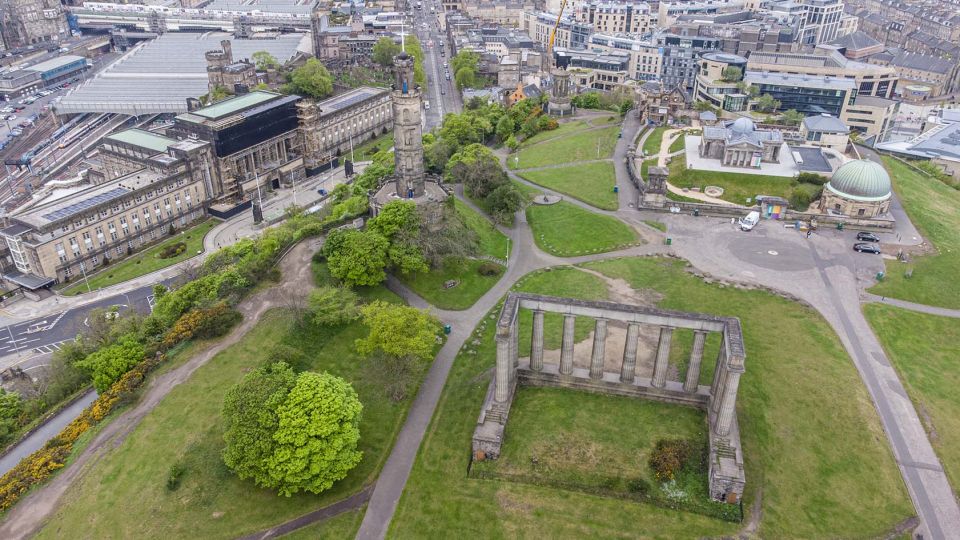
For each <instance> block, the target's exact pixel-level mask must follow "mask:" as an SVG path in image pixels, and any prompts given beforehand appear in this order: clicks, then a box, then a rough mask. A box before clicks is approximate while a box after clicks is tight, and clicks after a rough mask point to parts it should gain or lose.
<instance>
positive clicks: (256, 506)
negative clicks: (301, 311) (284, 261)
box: [38, 271, 426, 538]
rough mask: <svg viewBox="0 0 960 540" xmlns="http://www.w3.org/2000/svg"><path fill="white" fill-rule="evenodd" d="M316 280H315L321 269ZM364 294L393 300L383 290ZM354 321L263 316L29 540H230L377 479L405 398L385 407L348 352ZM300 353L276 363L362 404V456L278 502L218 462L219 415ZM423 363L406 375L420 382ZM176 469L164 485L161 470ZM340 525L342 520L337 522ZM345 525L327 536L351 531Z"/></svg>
mask: <svg viewBox="0 0 960 540" xmlns="http://www.w3.org/2000/svg"><path fill="white" fill-rule="evenodd" d="M318 274H319V275H320V276H321V277H322V276H323V275H324V273H323V272H319V271H318ZM376 289H377V290H376V291H374V290H365V291H363V293H364V295H365V296H366V297H367V298H390V299H393V301H399V298H398V297H396V296H395V295H393V294H392V293H389V292H388V291H386V290H385V289H384V288H383V287H377V288H376ZM365 332H366V330H365V329H364V328H363V327H362V325H361V324H360V323H358V322H357V323H351V324H348V325H346V326H342V327H337V328H329V327H328V328H320V327H316V326H314V325H310V324H307V325H299V324H298V323H296V321H295V319H294V317H293V316H292V315H291V313H290V312H289V311H284V310H273V311H270V312H269V313H267V315H266V316H264V317H263V318H261V320H260V322H259V324H257V326H256V327H254V328H253V329H252V330H251V331H250V332H249V333H248V334H247V335H246V336H244V337H243V338H242V339H241V341H240V342H238V343H237V344H235V345H233V346H231V347H229V348H227V349H226V350H224V351H223V352H222V353H220V354H218V355H217V356H216V357H214V358H213V359H212V360H211V361H210V362H209V363H207V364H205V365H204V366H202V367H200V368H198V369H197V370H196V371H195V372H194V373H193V375H192V376H191V377H190V378H189V379H187V380H186V381H184V382H183V383H181V384H180V385H178V386H177V387H176V388H174V389H173V390H172V391H171V392H170V393H169V394H168V395H167V396H166V397H165V398H164V400H163V401H162V402H160V404H159V405H157V407H156V408H155V409H154V410H153V411H151V412H150V413H149V414H148V415H147V416H146V417H145V418H144V419H143V421H142V422H141V424H140V425H139V426H138V427H137V428H136V429H135V430H134V431H133V432H132V433H131V434H130V435H129V436H128V437H127V438H126V439H125V440H123V441H122V443H121V444H119V445H118V446H117V447H116V448H114V449H111V450H108V451H107V452H106V453H105V454H104V455H103V456H101V457H100V458H99V459H98V460H97V461H96V462H95V464H94V465H92V466H91V468H90V469H89V470H88V471H87V472H86V474H84V476H83V477H82V478H80V479H79V480H78V481H77V482H76V483H75V484H74V485H73V486H72V487H71V488H70V490H69V491H68V492H67V494H66V495H65V497H64V500H63V501H62V503H61V505H60V508H59V509H58V510H57V512H56V514H55V515H54V516H53V517H52V518H51V520H50V521H49V522H48V523H47V525H46V527H45V528H44V529H43V530H42V531H40V533H39V535H38V538H63V536H64V534H65V532H64V531H82V533H81V532H77V533H76V534H80V535H81V536H84V537H88V538H235V537H237V536H240V535H243V534H247V533H252V532H255V531H258V530H261V529H265V528H268V527H270V526H272V525H275V524H277V523H281V522H284V521H286V520H289V519H292V518H294V517H297V516H299V515H302V514H306V513H308V512H310V511H312V510H315V509H316V508H319V507H322V506H325V505H327V504H330V503H333V502H335V501H337V500H339V499H342V498H344V497H346V496H348V495H350V494H352V493H355V492H356V491H357V490H359V489H361V488H362V487H363V486H364V485H365V484H367V483H368V482H370V481H372V480H373V479H374V478H375V477H376V475H377V474H378V472H379V470H380V468H381V467H382V466H383V462H384V461H385V459H386V456H387V454H388V452H389V450H390V448H391V447H392V445H393V441H394V437H395V436H396V434H397V432H398V431H399V428H400V426H401V424H402V422H403V419H404V417H405V415H406V411H407V409H408V408H409V406H410V403H411V401H412V399H413V398H412V394H413V392H411V395H410V396H408V397H407V398H406V399H405V400H403V401H400V402H394V401H392V400H391V399H390V398H389V397H388V396H387V395H386V394H385V392H384V390H383V386H382V382H381V381H379V380H378V378H377V377H378V376H377V375H375V374H374V372H375V370H373V369H372V368H371V367H370V364H369V362H368V361H366V360H364V359H362V358H360V357H359V356H358V355H357V354H356V353H355V352H354V341H355V340H356V339H358V338H360V337H362V336H363V335H364V334H365ZM280 345H284V346H287V347H290V348H291V349H293V350H296V351H299V352H300V353H301V354H302V357H300V358H284V359H285V360H287V361H288V362H291V363H292V364H293V366H294V368H295V369H297V370H313V371H327V372H330V373H333V374H336V375H338V376H341V377H344V378H345V379H347V380H348V381H350V382H351V384H352V385H353V387H354V389H356V391H357V393H358V394H359V396H360V400H361V402H362V403H363V406H364V409H363V417H362V421H361V424H360V434H361V435H360V449H361V450H362V451H363V453H364V456H363V460H362V461H361V463H360V464H359V465H358V466H357V468H356V469H354V470H353V471H351V473H350V474H349V475H348V476H347V478H346V479H344V480H342V481H340V482H338V483H337V484H335V485H334V486H333V488H331V489H330V490H329V491H327V492H324V493H322V494H320V495H312V494H298V495H294V496H293V497H289V498H288V497H281V496H278V495H277V493H276V492H274V491H270V490H266V489H261V488H258V487H256V486H255V485H254V484H253V483H252V482H251V481H241V480H239V479H238V478H237V477H236V476H234V474H233V473H232V472H231V471H229V470H228V469H227V468H226V466H225V465H224V464H223V461H222V459H221V452H222V450H223V445H224V443H223V432H222V421H221V418H220V410H221V407H222V405H223V398H224V395H225V393H226V391H227V390H228V389H229V388H230V387H231V386H232V385H233V384H235V383H236V382H238V381H239V380H240V379H241V378H242V377H243V375H244V373H246V372H248V371H249V370H250V369H253V368H255V367H257V366H259V365H261V364H262V363H264V362H266V361H267V360H268V359H269V358H270V355H271V351H274V350H275V349H276V348H277V347H278V346H280ZM425 369H426V366H421V368H420V370H419V372H418V373H417V374H416V377H417V380H418V381H419V377H421V376H422V374H423V373H424V371H425ZM174 465H179V466H181V467H183V469H184V471H185V472H184V473H183V476H182V480H181V485H180V487H179V488H178V489H176V490H175V491H171V490H169V489H168V488H167V478H168V476H169V474H170V470H171V467H173V466H174ZM344 519H346V518H344ZM354 528H355V527H354V525H352V524H344V525H343V526H340V525H337V526H336V530H344V531H346V530H353V529H354Z"/></svg>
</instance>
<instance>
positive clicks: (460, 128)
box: [440, 113, 485, 149]
mask: <svg viewBox="0 0 960 540" xmlns="http://www.w3.org/2000/svg"><path fill="white" fill-rule="evenodd" d="M484 135H485V133H484V126H483V125H482V124H481V123H480V122H479V121H477V119H476V118H475V116H474V115H470V114H468V113H464V114H448V115H446V116H444V117H443V125H442V126H440V138H441V139H443V140H444V141H446V142H447V144H449V145H450V146H451V147H452V148H454V149H457V148H460V147H461V146H464V145H468V144H471V143H479V142H483V138H484Z"/></svg>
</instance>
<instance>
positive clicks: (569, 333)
mask: <svg viewBox="0 0 960 540" xmlns="http://www.w3.org/2000/svg"><path fill="white" fill-rule="evenodd" d="M576 320H577V316H576V315H569V314H568V315H564V316H563V342H562V344H561V345H560V373H562V374H564V375H569V374H571V373H573V328H574V323H575V322H576Z"/></svg>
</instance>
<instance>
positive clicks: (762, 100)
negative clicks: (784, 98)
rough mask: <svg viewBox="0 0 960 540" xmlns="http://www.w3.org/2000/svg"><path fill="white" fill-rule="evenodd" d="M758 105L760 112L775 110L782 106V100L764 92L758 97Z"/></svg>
mask: <svg viewBox="0 0 960 540" xmlns="http://www.w3.org/2000/svg"><path fill="white" fill-rule="evenodd" d="M756 107H757V110H758V111H760V112H766V113H769V112H774V111H776V110H777V109H778V108H779V107H780V102H779V101H777V100H776V99H774V97H773V96H771V95H770V94H764V95H762V96H760V97H758V98H757V102H756Z"/></svg>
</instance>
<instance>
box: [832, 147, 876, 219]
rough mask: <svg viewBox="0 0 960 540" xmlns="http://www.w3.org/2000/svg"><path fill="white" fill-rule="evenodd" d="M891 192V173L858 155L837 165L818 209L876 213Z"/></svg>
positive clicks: (849, 213)
mask: <svg viewBox="0 0 960 540" xmlns="http://www.w3.org/2000/svg"><path fill="white" fill-rule="evenodd" d="M892 195H893V192H892V189H891V184H890V175H889V174H887V171H886V169H884V168H883V165H880V164H879V163H876V162H873V161H869V160H865V159H857V160H853V161H849V162H847V163H844V164H843V165H841V166H840V168H839V169H837V171H836V172H835V173H833V177H832V178H830V181H829V182H827V185H826V186H824V190H823V197H822V198H821V199H820V201H821V202H820V209H821V210H822V211H824V212H828V213H831V214H843V215H846V216H853V217H871V218H872V217H877V216H879V215H882V214H885V213H887V210H888V209H889V206H890V197H891V196H892Z"/></svg>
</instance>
